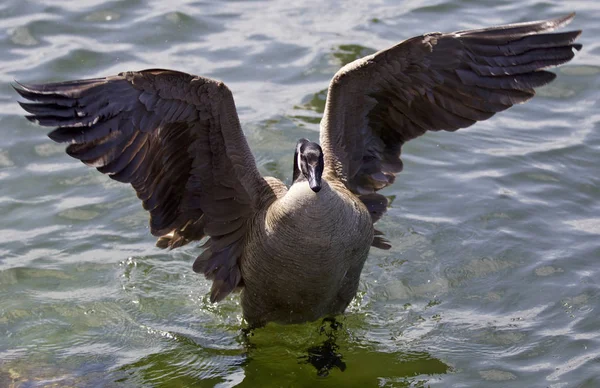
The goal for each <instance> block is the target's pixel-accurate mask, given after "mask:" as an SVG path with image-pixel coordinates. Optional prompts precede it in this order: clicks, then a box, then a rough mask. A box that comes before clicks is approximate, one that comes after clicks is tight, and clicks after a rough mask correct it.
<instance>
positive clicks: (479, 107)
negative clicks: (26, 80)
mask: <svg viewBox="0 0 600 388" xmlns="http://www.w3.org/2000/svg"><path fill="white" fill-rule="evenodd" d="M573 17H574V14H570V15H567V16H564V17H559V18H556V19H551V20H544V21H535V22H526V23H518V24H508V25H502V26H498V27H490V28H483V29H474V30H465V31H458V32H453V33H439V32H434V33H428V34H424V35H420V36H416V37H413V38H410V39H408V40H405V41H402V42H400V43H398V44H396V45H395V46H393V47H391V48H388V49H386V50H382V51H379V52H376V53H375V54H372V55H368V56H366V57H364V58H361V59H358V60H356V61H354V62H352V63H349V64H347V65H346V66H344V67H342V68H341V69H340V70H339V71H338V72H337V73H336V74H335V75H334V77H333V79H332V80H331V82H330V84H329V89H328V93H327V100H326V106H325V111H324V114H323V118H322V120H321V124H320V138H319V140H320V144H319V143H317V142H313V141H310V140H307V139H300V140H299V141H298V143H297V144H296V147H295V150H294V157H293V177H292V182H293V183H292V184H291V186H290V187H287V186H286V185H285V184H284V183H283V182H282V181H280V180H278V179H276V178H273V177H263V176H261V174H260V173H259V170H258V168H257V166H256V163H255V160H254V157H253V155H252V152H251V150H250V148H249V145H248V143H247V141H246V138H245V136H244V133H243V131H242V128H241V125H240V121H239V118H238V115H237V112H236V106H235V103H234V100H233V96H232V93H231V91H230V90H229V89H228V88H227V86H225V84H224V83H222V82H220V81H216V80H213V79H209V78H204V77H200V76H195V75H190V74H186V73H182V72H178V71H173V70H163V69H149V70H143V71H129V72H123V73H120V74H118V75H115V76H109V77H105V78H94V79H85V80H77V81H67V82H58V83H47V84H23V83H19V82H17V81H15V82H16V85H14V86H13V87H14V88H15V90H16V91H17V92H18V94H19V95H20V96H21V97H22V98H24V99H26V100H29V101H31V102H19V103H20V105H21V107H22V108H23V109H24V110H25V111H27V112H29V115H27V116H26V118H27V119H28V120H30V121H32V122H34V123H37V124H39V125H41V126H49V127H55V129H54V130H53V131H52V132H50V133H49V135H48V136H49V137H50V139H52V140H53V141H55V142H59V143H68V146H67V147H66V152H67V154H68V155H70V156H72V157H74V158H76V159H79V160H81V161H82V162H83V163H85V164H86V165H88V166H91V167H95V168H96V169H97V170H98V171H99V172H101V173H103V174H108V176H109V177H110V178H112V179H114V180H116V181H119V182H124V183H130V184H131V185H132V186H133V188H134V189H135V191H136V193H137V196H138V197H139V199H140V200H141V201H142V203H143V207H144V209H145V210H147V211H148V212H149V213H150V214H149V215H150V221H149V222H150V232H151V233H152V235H154V236H156V237H157V238H158V240H157V246H159V247H161V248H170V249H173V248H178V247H181V246H184V245H186V244H188V243H190V242H192V241H199V240H204V243H203V245H202V247H203V248H204V249H203V251H202V252H201V253H200V255H199V256H198V257H197V258H196V259H195V261H194V263H193V270H194V271H195V272H198V273H201V274H204V276H205V277H206V278H207V279H208V280H210V281H212V287H211V291H210V301H211V302H219V301H221V300H223V299H224V298H225V297H227V296H228V295H229V294H231V293H232V292H234V291H241V296H240V298H241V307H242V312H243V316H244V318H245V320H246V321H247V322H248V323H249V324H250V325H251V326H255V327H257V326H262V325H265V324H266V323H268V322H277V323H282V324H290V323H302V322H307V321H314V320H318V319H320V318H328V317H333V316H336V315H338V314H342V313H343V312H344V310H345V309H346V307H347V306H348V304H349V303H350V302H351V300H352V299H353V298H354V296H355V295H356V293H357V288H358V285H359V278H360V274H361V271H362V268H363V265H364V263H365V261H366V259H367V257H368V254H369V251H370V248H371V247H376V248H380V249H389V248H390V243H389V241H387V240H386V239H385V237H384V235H383V234H382V233H381V232H380V231H378V230H376V229H375V228H374V226H373V225H374V223H375V222H377V220H379V219H380V218H381V217H382V216H383V215H384V213H385V212H386V209H387V205H388V201H387V199H386V197H385V196H384V195H382V194H381V193H379V191H380V190H381V189H383V188H385V187H387V186H389V185H391V184H392V183H393V182H394V179H395V175H396V174H397V173H399V172H400V171H401V170H402V161H401V159H400V151H401V147H402V145H403V144H404V143H406V142H407V141H409V140H412V139H414V138H417V137H419V136H421V135H423V134H425V133H426V132H427V131H439V130H444V131H456V130H457V129H459V128H465V127H468V126H470V125H472V124H474V123H476V122H477V121H482V120H487V119H489V118H490V117H492V116H493V115H494V114H496V113H497V112H501V111H503V110H505V109H507V108H509V107H511V106H513V105H515V104H519V103H523V102H525V101H527V100H529V99H530V98H532V97H533V96H534V94H535V90H534V89H535V88H536V87H539V86H542V85H545V84H547V83H549V82H550V81H552V80H553V79H554V78H555V77H556V75H555V74H554V73H551V72H548V71H546V70H544V69H545V68H548V67H552V66H558V65H560V64H563V63H565V62H568V61H569V60H571V59H572V58H573V57H574V53H575V51H574V49H575V50H580V49H581V47H582V46H581V44H577V43H574V42H575V40H576V39H577V37H578V36H579V35H580V34H581V31H568V32H560V33H550V31H552V30H554V29H556V28H557V27H560V26H563V25H565V24H567V23H569V22H570V21H571V20H572V19H573Z"/></svg>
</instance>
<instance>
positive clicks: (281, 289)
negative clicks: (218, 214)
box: [241, 179, 373, 324]
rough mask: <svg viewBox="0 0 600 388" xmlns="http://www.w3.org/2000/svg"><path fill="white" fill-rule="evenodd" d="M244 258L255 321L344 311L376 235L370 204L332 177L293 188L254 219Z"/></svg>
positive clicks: (247, 301)
mask: <svg viewBox="0 0 600 388" xmlns="http://www.w3.org/2000/svg"><path fill="white" fill-rule="evenodd" d="M249 233H250V234H249V237H250V238H249V239H248V241H247V243H246V246H245V249H244V254H243V255H242V258H241V269H242V278H243V279H244V289H243V290H242V295H241V298H242V308H243V311H244V317H245V318H246V319H247V320H248V321H249V322H252V323H253V324H257V323H258V324H260V323H265V322H270V321H274V322H279V323H299V322H305V321H312V320H315V319H318V318H320V317H323V316H327V315H335V314H341V313H342V312H343V311H344V310H345V309H346V307H347V306H348V304H349V303H350V301H351V300H352V298H353V297H354V295H355V294H356V290H357V288H358V282H359V278H360V273H361V270H362V267H363V265H364V262H365V260H366V259H367V256H368V253H369V248H370V246H371V242H372V241H373V222H372V220H371V216H370V214H369V211H368V210H367V208H366V207H365V205H364V204H363V203H362V202H361V201H360V200H359V199H358V198H357V197H356V196H355V195H354V194H352V193H351V192H350V191H349V190H348V189H346V187H345V186H344V185H343V184H342V183H341V182H339V181H338V180H336V179H334V180H332V181H331V182H329V181H328V180H327V179H323V187H322V189H321V191H319V192H318V193H315V192H313V191H312V190H311V189H310V188H309V186H308V183H307V182H306V181H304V182H299V183H296V184H294V185H292V186H291V188H290V189H289V191H287V192H286V193H285V194H283V195H282V196H280V197H279V198H277V199H276V200H275V201H274V202H273V203H272V204H271V205H270V206H268V207H267V208H265V209H264V210H262V211H261V212H260V213H258V214H257V216H256V217H255V218H254V219H253V220H252V227H251V229H250V232H249Z"/></svg>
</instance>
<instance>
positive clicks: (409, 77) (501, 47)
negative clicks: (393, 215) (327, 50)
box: [321, 14, 581, 220]
mask: <svg viewBox="0 0 600 388" xmlns="http://www.w3.org/2000/svg"><path fill="white" fill-rule="evenodd" d="M573 17H574V14H571V15H568V16H565V17H561V18H557V19H554V20H548V21H538V22H530V23H520V24H512V25H505V26H499V27H492V28H485V29H479V30H469V31H459V32H454V33H449V34H443V33H430V34H425V35H422V36H417V37H414V38H411V39H408V40H406V41H404V42H401V43H399V44H397V45H396V46H394V47H391V48H389V49H387V50H383V51H380V52H377V53H375V54H373V55H370V56H367V57H365V58H362V59H359V60H357V61H354V62H352V63H350V64H348V65H346V66H345V67H343V68H342V69H340V70H339V71H338V72H337V73H336V74H335V76H334V78H333V80H332V81H331V84H330V85H329V92H328V95H327V103H326V106H325V113H324V117H323V120H322V122H321V146H322V147H323V150H324V155H325V164H326V171H329V172H330V173H331V172H333V173H335V174H336V175H337V176H338V177H339V178H340V179H341V180H342V181H344V182H345V184H346V186H347V187H348V188H349V189H350V190H352V191H353V192H354V193H356V194H358V195H367V194H368V195H369V196H368V197H366V198H367V202H366V203H367V205H369V204H373V203H377V201H376V199H377V198H379V201H381V202H383V201H385V197H383V196H382V195H380V194H376V193H375V192H376V191H377V190H380V189H382V188H384V187H386V186H388V185H390V184H392V183H393V182H394V179H395V174H396V173H398V172H400V171H401V170H402V161H401V160H400V149H401V147H402V145H403V144H404V143H405V142H407V141H409V140H411V139H414V138H416V137H418V136H421V135H423V134H424V133H425V132H427V131H439V130H445V131H455V130H457V129H459V128H465V127H468V126H470V125H472V124H474V123H475V122H477V121H481V120H487V119H489V118H490V117H492V116H493V115H494V114H495V113H497V112H501V111H503V110H505V109H507V108H509V107H511V106H512V105H514V104H518V103H522V102H525V101H527V100H529V99H530V98H532V97H533V96H534V94H535V91H534V88H535V87H538V86H541V85H544V84H547V83H548V82H550V81H552V80H553V79H554V78H555V74H553V73H550V72H547V71H544V70H541V69H544V68H547V67H550V66H557V65H560V64H562V63H565V62H567V61H569V60H570V59H571V58H573V56H574V52H573V49H577V50H579V49H580V48H581V45H579V44H574V43H573V42H574V40H575V39H576V38H577V37H578V36H579V35H580V33H581V31H569V32H562V33H548V31H550V30H553V29H555V28H557V27H559V26H561V25H564V24H566V23H568V22H570V21H571V19H573ZM373 193H375V194H373ZM375 197H377V198H375ZM385 203H387V201H385ZM380 208H381V207H380ZM384 208H385V206H384ZM379 210H381V209H379ZM376 218H377V217H374V220H375V219H376Z"/></svg>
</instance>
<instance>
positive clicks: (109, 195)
mask: <svg viewBox="0 0 600 388" xmlns="http://www.w3.org/2000/svg"><path fill="white" fill-rule="evenodd" d="M598 4H599V3H598V2H597V1H569V2H566V1H559V0H554V1H543V2H542V1H539V2H536V1H530V0H527V1H508V0H504V1H493V2H492V1H489V2H475V1H458V0H448V1H433V2H426V1H419V0H417V1H391V0H388V1H385V0H379V1H373V2H370V1H365V2H345V1H296V2H292V1H260V0H257V1H180V2H169V1H142V0H132V1H110V2H108V1H101V0H89V1H62V0H40V1H25V0H20V1H15V0H4V1H2V2H1V3H0V131H1V134H2V135H1V136H0V214H1V218H0V387H38V386H44V387H45V386H48V387H55V386H59V387H63V386H76V387H81V386H93V387H96V386H108V387H113V386H117V387H120V386H126V387H130V386H133V387H138V386H145V387H154V386H156V387H187V386H189V387H192V386H193V387H212V386H219V387H227V386H241V387H303V386H307V387H309V386H314V385H318V386H326V387H338V386H361V387H362V386H370V387H374V386H379V387H425V386H432V387H479V386H491V387H597V386H600V343H599V341H600V320H599V319H598V311H599V309H600V298H599V296H600V289H599V286H598V284H599V280H598V279H599V278H600V178H599V175H600V174H599V172H600V167H599V165H600V104H599V97H600V43H599V40H598V36H600V24H599V23H598V20H600V6H599V5H598ZM570 11H577V13H578V16H577V17H576V19H575V21H574V22H573V23H572V24H571V27H572V28H577V29H583V30H584V34H583V35H582V37H581V39H580V41H581V42H582V43H583V44H584V49H583V51H582V52H580V53H579V54H578V55H577V57H576V58H575V59H574V60H573V61H572V62H571V63H569V64H567V65H565V66H562V67H561V68H560V69H558V70H556V72H557V73H558V78H557V80H556V81H555V82H554V83H553V84H551V85H550V86H548V87H545V88H542V89H540V91H539V93H538V96H537V97H536V98H535V99H534V100H532V101H530V102H529V103H527V104H525V105H522V106H518V107H515V108H513V109H511V110H509V111H507V112H504V113H502V114H500V115H498V116H497V117H495V118H493V119H491V120H489V121H487V122H483V123H479V124H477V125H475V126H473V127H471V128H469V129H466V130H461V131H458V132H457V133H432V134H428V135H427V136H425V137H422V138H419V139H417V140H415V141H412V142H410V143H409V144H407V145H406V146H405V147H404V148H403V155H404V156H403V159H404V163H405V169H404V172H402V174H401V175H399V176H398V179H397V183H396V184H395V185H394V186H392V187H390V188H388V189H386V191H385V195H387V196H390V197H391V198H393V199H394V201H393V203H392V207H391V208H390V209H389V211H388V213H387V215H386V216H385V217H384V218H383V219H382V220H381V221H380V223H379V229H381V230H383V231H384V232H385V234H386V235H387V236H388V238H389V239H390V240H391V241H392V244H393V248H392V249H391V250H390V251H387V252H383V251H377V250H373V251H372V253H371V256H370V258H369V260H368V261H367V263H366V265H365V269H364V271H363V275H362V281H361V285H360V290H359V294H358V296H357V298H356V299H355V300H354V301H353V303H352V305H351V307H350V308H349V310H348V312H347V314H346V315H345V317H344V318H341V319H340V322H341V323H342V325H343V327H342V329H339V330H337V331H335V332H333V334H331V333H332V330H331V329H329V328H328V326H327V328H326V330H325V332H324V333H323V332H321V330H320V329H321V326H322V325H321V323H320V322H317V323H315V324H306V325H296V326H277V325H270V326H268V327H266V328H264V329H260V330H257V331H256V332H255V333H254V335H253V336H249V337H248V338H246V337H245V336H244V335H243V334H242V332H241V331H240V328H241V327H242V321H241V309H240V306H239V299H238V297H237V296H234V297H231V298H228V299H227V300H226V301H224V302H223V303H221V304H218V305H213V304H211V303H210V302H209V301H208V295H207V293H208V290H209V283H208V282H207V281H206V280H204V279H203V278H202V277H201V276H199V275H197V274H195V273H193V272H192V270H191V264H192V262H193V259H194V258H195V257H196V256H197V255H198V253H199V248H198V247H197V246H194V245H193V244H191V245H192V246H189V247H185V248H184V249H178V250H174V251H171V252H165V251H161V250H159V249H157V248H154V238H152V237H151V236H150V234H149V232H148V227H147V215H146V214H145V212H144V211H143V210H142V208H141V204H140V203H139V201H138V199H137V198H136V196H135V194H134V192H133V190H132V189H131V188H130V187H128V186H124V185H121V184H119V183H117V182H114V181H111V180H110V179H108V178H107V177H105V176H102V175H101V174H99V173H97V172H96V171H94V170H93V169H89V168H86V167H85V166H83V165H82V164H81V163H79V162H78V161H76V160H74V159H71V158H69V157H68V156H66V155H65V154H64V151H63V147H62V146H60V145H56V144H53V143H51V141H50V140H49V139H48V138H47V137H46V136H45V134H46V130H45V129H42V128H39V127H36V126H34V125H33V124H30V123H29V122H27V121H26V120H25V119H23V118H22V114H24V112H23V111H21V110H20V108H19V107H18V106H17V104H16V101H17V95H16V93H14V92H13V90H12V89H11V87H10V83H11V82H12V81H13V79H18V80H21V81H24V82H37V81H39V82H43V81H52V80H66V79H74V78H88V77H94V76H101V75H110V74H114V73H117V72H120V71H124V70H135V69H143V68H150V67H164V68H173V69H178V70H181V71H186V72H190V73H194V74H200V75H204V76H209V77H213V78H218V79H221V80H223V81H224V82H226V83H227V85H228V86H229V87H230V89H231V90H232V91H233V93H234V96H235V99H236V103H237V105H238V109H239V115H240V119H241V121H242V123H243V127H244V131H245V132H246V135H247V137H248V140H249V143H250V146H251V147H252V149H253V151H254V152H255V155H256V159H257V162H258V164H259V166H260V169H261V171H262V172H263V173H264V174H269V175H274V176H276V177H278V178H280V179H283V180H285V181H287V182H289V181H290V178H291V174H292V171H291V167H292V165H291V160H292V158H291V155H292V152H293V151H292V150H293V146H294V144H295V142H296V140H297V139H298V138H300V137H307V138H310V139H313V140H316V139H318V130H319V126H318V122H319V118H320V116H321V113H322V110H323V106H324V98H325V88H326V87H327V83H328V81H329V79H330V78H331V76H332V75H333V74H334V72H335V71H336V70H337V69H338V68H339V67H340V66H341V65H343V64H344V63H347V62H349V61H351V60H353V59H355V58H357V57H359V56H363V55H366V54H369V53H371V52H374V51H375V50H377V49H381V48H384V47H387V46H390V45H392V44H394V43H396V42H398V41H400V40H402V39H405V38H408V37H411V36H413V35H417V34H421V33H424V32H429V31H453V30H459V29H466V28H475V27H483V26H488V25H493V24H499V23H504V22H518V21H525V20H535V19H541V18H549V17H554V16H558V15H563V14H566V13H568V12H570ZM331 336H334V337H335V338H333V340H332V339H331ZM328 341H329V342H328ZM327 344H329V345H330V348H329V350H330V353H332V354H333V355H336V356H337V357H338V358H341V359H338V363H337V364H335V363H334V364H332V365H333V366H332V368H331V369H330V371H329V374H328V376H326V377H323V376H318V371H317V369H316V368H315V366H313V365H312V364H311V363H307V360H308V359H309V358H310V357H311V356H312V357H313V358H312V360H314V357H316V356H315V354H314V352H313V353H311V352H310V351H309V350H310V349H314V348H319V349H326V348H327V347H326V346H325V345H327ZM317 355H318V354H317ZM333 358H334V359H335V357H333ZM342 369H343V371H342Z"/></svg>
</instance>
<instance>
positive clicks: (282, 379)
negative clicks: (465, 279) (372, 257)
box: [115, 323, 452, 387]
mask: <svg viewBox="0 0 600 388" xmlns="http://www.w3.org/2000/svg"><path fill="white" fill-rule="evenodd" d="M319 325H320V324H319V323H314V324H306V325H292V326H279V325H274V324H269V325H267V326H266V327H265V328H261V329H257V330H254V331H253V332H252V333H251V334H250V335H245V334H243V333H242V334H240V335H239V336H237V337H236V338H237V341H239V343H238V346H237V347H236V348H230V345H231V344H226V346H225V348H226V349H224V348H221V347H220V346H219V345H218V344H216V343H213V344H212V347H213V348H212V349H211V348H209V347H207V346H206V344H203V345H200V344H198V343H197V342H196V340H195V339H193V338H190V337H186V336H183V335H181V334H175V333H171V337H172V341H171V343H172V344H173V345H175V346H172V347H171V348H169V349H167V350H164V351H160V352H157V353H154V354H151V355H148V356H146V357H143V358H141V359H140V360H137V361H135V362H132V363H129V364H126V365H124V366H122V367H121V368H119V370H118V371H116V372H115V381H116V382H119V383H124V384H126V385H136V386H141V385H152V386H173V385H177V386H194V387H196V386H197V387H209V386H210V387H213V386H236V387H256V386H261V387H270V386H273V387H275V386H281V385H282V383H285V384H287V385H289V384H294V382H302V384H310V383H319V384H320V385H322V386H331V387H338V386H389V385H393V386H395V387H409V386H416V385H417V386H420V385H423V384H426V383H427V382H428V381H430V380H431V379H434V378H436V377H435V376H437V375H440V374H445V373H448V372H450V371H451V370H452V369H451V367H450V366H449V365H447V364H445V363H444V362H442V361H441V360H439V359H436V358H434V357H433V356H432V355H431V354H429V353H427V352H419V351H405V352H393V351H392V352H382V351H380V350H378V349H375V346H374V345H373V344H369V343H364V339H360V338H356V337H355V336H356V333H355V332H353V330H354V329H352V330H348V329H344V328H342V327H338V329H337V330H335V329H331V328H330V327H325V329H324V328H323V326H322V325H321V326H319ZM325 326H329V323H326V324H325ZM229 339H231V338H229ZM225 342H227V341H225ZM311 344H313V345H311ZM327 352H329V354H328V353H327ZM325 356H329V357H330V358H327V357H325Z"/></svg>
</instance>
